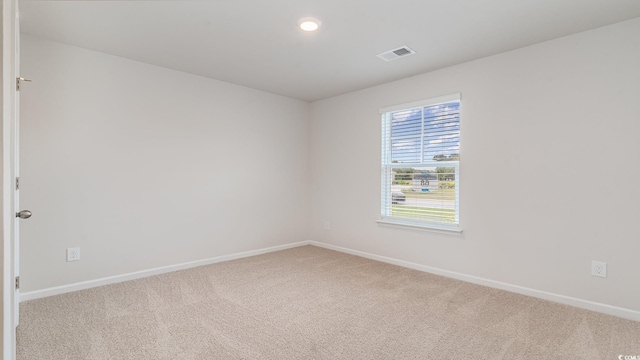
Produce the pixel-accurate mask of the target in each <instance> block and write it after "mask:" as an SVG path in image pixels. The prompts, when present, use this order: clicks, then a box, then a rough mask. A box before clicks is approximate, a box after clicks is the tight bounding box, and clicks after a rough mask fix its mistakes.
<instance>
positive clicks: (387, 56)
mask: <svg viewBox="0 0 640 360" xmlns="http://www.w3.org/2000/svg"><path fill="white" fill-rule="evenodd" d="M415 53H416V52H415V51H413V49H411V48H410V47H408V46H401V47H399V48H397V49H393V50H389V51H385V52H383V53H380V54H378V55H376V56H377V57H379V58H380V59H382V60H384V61H391V60H395V59H400V58H401V57H405V56H409V55H412V54H415Z"/></svg>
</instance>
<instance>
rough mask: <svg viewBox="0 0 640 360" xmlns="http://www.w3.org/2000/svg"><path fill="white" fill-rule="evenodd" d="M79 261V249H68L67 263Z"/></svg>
mask: <svg viewBox="0 0 640 360" xmlns="http://www.w3.org/2000/svg"><path fill="white" fill-rule="evenodd" d="M78 260H80V248H79V247H75V248H68V249H67V262H69V261H78Z"/></svg>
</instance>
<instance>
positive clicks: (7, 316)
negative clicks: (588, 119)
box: [0, 0, 19, 360]
mask: <svg viewBox="0 0 640 360" xmlns="http://www.w3.org/2000/svg"><path fill="white" fill-rule="evenodd" d="M17 11H18V3H17V0H2V130H1V133H2V156H1V160H0V161H1V162H2V177H1V180H0V183H1V184H2V212H1V213H2V248H1V250H0V251H1V256H2V278H1V284H2V300H1V301H2V302H1V304H2V326H1V327H0V341H1V342H2V355H3V358H4V359H8V360H14V359H15V354H16V318H15V300H16V296H15V268H14V266H15V259H14V257H15V253H14V251H15V245H16V243H15V238H14V231H15V225H14V220H15V219H14V217H15V212H16V209H14V189H15V174H14V166H15V153H14V147H15V144H16V142H15V141H16V140H17V139H16V136H15V135H16V132H15V130H16V127H17V119H16V110H17V109H16V80H15V79H16V77H17V76H16V55H17V54H16V36H19V34H16V31H15V29H16V22H17V21H18V20H17Z"/></svg>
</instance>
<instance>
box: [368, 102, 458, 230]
mask: <svg viewBox="0 0 640 360" xmlns="http://www.w3.org/2000/svg"><path fill="white" fill-rule="evenodd" d="M380 112H381V113H382V220H383V221H384V222H394V223H401V224H407V225H417V226H426V227H435V228H439V229H449V230H458V229H459V224H460V220H459V206H458V205H459V200H460V199H459V189H460V94H455V95H450V96H444V97H439V98H436V99H430V100H426V101H421V102H416V103H411V104H405V105H400V106H393V107H389V108H385V109H381V110H380Z"/></svg>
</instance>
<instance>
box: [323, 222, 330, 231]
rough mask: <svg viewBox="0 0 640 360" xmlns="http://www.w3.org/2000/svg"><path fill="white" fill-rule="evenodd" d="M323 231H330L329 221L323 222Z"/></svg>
mask: <svg viewBox="0 0 640 360" xmlns="http://www.w3.org/2000/svg"><path fill="white" fill-rule="evenodd" d="M324 229H325V230H331V223H330V222H329V221H325V222H324Z"/></svg>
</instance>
